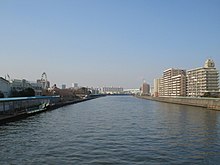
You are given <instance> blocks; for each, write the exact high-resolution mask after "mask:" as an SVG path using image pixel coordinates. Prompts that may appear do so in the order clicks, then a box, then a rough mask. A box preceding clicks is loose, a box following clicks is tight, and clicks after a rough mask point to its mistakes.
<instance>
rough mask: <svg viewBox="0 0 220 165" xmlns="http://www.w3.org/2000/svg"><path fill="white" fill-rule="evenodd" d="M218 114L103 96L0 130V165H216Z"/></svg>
mask: <svg viewBox="0 0 220 165" xmlns="http://www.w3.org/2000/svg"><path fill="white" fill-rule="evenodd" d="M219 162H220V112H218V111H211V110H207V109H204V108H199V107H191V106H184V105H176V104H167V103H160V102H155V101H149V100H143V99H138V98H135V97H132V96H108V97H102V98H98V99H94V100H90V101H86V102H82V103H78V104H73V105H70V106H65V107H62V108H59V109H56V110H53V111H49V112H45V113H41V114H38V115H35V116H31V117H28V118H26V119H23V120H20V121H16V122H11V123H8V124H5V125H1V126H0V164H1V165H8V164H22V165H25V164H28V165H30V164H33V165H35V164H51V165H56V164H57V165H60V164H91V165H93V164H94V165H96V164H113V165H116V164H119V165H120V164H123V165H129V164H131V165H133V164H137V165H142V164H143V165H145V164H150V165H151V164H163V165H164V164H167V165H170V164H204V165H206V164H219Z"/></svg>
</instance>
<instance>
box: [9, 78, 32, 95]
mask: <svg viewBox="0 0 220 165" xmlns="http://www.w3.org/2000/svg"><path fill="white" fill-rule="evenodd" d="M10 83H11V90H15V91H18V92H19V91H22V90H24V89H25V88H31V87H32V86H31V84H30V83H29V82H28V81H27V80H25V79H22V80H19V79H14V80H11V82H10Z"/></svg>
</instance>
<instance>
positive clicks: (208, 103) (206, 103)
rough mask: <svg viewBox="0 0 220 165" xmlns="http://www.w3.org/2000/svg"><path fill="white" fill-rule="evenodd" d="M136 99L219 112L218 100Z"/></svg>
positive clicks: (182, 98)
mask: <svg viewBox="0 0 220 165" xmlns="http://www.w3.org/2000/svg"><path fill="white" fill-rule="evenodd" d="M138 98H142V99H147V100H153V101H159V102H165V103H172V104H182V105H190V106H197V107H203V108H207V109H211V110H218V111H220V99H219V98H192V97H151V96H138Z"/></svg>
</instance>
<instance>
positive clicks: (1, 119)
mask: <svg viewBox="0 0 220 165" xmlns="http://www.w3.org/2000/svg"><path fill="white" fill-rule="evenodd" d="M99 97H102V96H101V95H100V96H92V97H88V98H84V99H78V100H73V101H65V102H58V103H56V104H53V105H50V106H49V107H47V108H45V109H39V110H35V111H32V112H26V111H25V110H24V111H21V112H19V113H15V114H10V115H0V124H5V123H8V122H12V121H17V120H21V119H24V118H27V117H29V116H33V115H36V114H39V113H42V112H46V111H51V110H54V109H57V108H60V107H63V106H67V105H71V104H76V103H80V102H84V101H88V100H92V99H96V98H99Z"/></svg>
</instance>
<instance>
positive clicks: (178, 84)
mask: <svg viewBox="0 0 220 165" xmlns="http://www.w3.org/2000/svg"><path fill="white" fill-rule="evenodd" d="M162 79H163V80H162V82H163V91H162V92H161V93H160V95H162V96H186V92H185V91H186V70H183V69H173V68H170V69H167V70H165V71H164V72H163V78H162Z"/></svg>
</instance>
